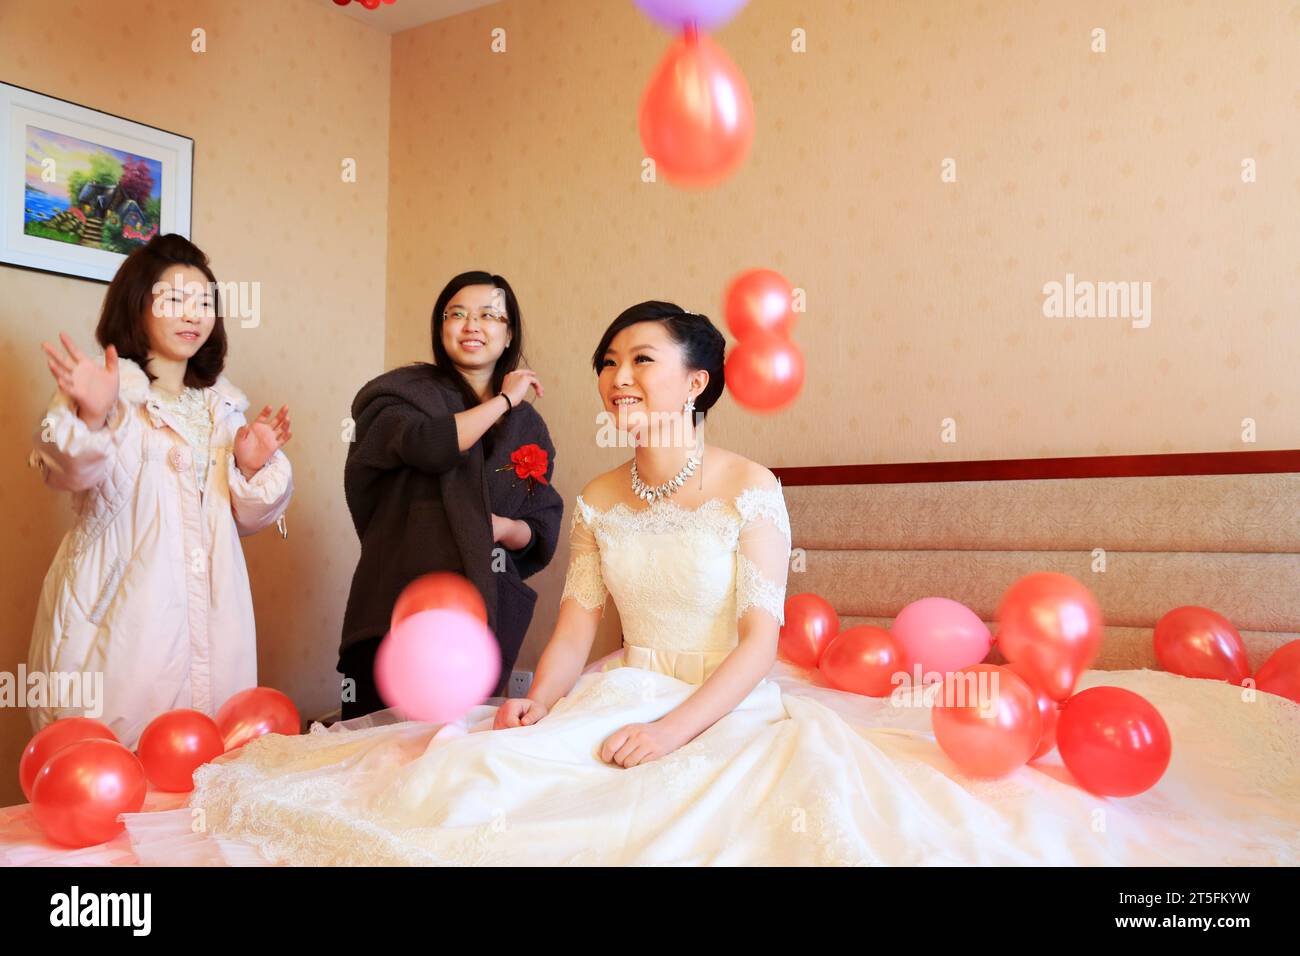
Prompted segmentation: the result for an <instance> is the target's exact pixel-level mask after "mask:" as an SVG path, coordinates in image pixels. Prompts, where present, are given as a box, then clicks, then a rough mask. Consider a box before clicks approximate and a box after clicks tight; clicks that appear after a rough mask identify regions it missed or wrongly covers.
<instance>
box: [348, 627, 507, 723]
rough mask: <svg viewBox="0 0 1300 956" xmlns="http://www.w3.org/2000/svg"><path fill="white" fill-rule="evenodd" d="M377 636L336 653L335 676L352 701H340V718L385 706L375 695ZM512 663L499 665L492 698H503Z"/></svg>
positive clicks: (360, 714)
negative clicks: (348, 683) (345, 684)
mask: <svg viewBox="0 0 1300 956" xmlns="http://www.w3.org/2000/svg"><path fill="white" fill-rule="evenodd" d="M381 640H383V638H381V637H372V638H369V639H368V640H364V641H358V642H357V643H355V644H353V645H351V646H350V647H349V648H348V649H347V650H345V651H343V652H342V653H341V654H339V666H338V670H339V673H340V674H342V675H343V679H344V680H347V679H348V678H351V680H352V682H353V683H352V686H351V688H350V689H349V688H345V690H349V691H350V692H349V693H347V695H346V697H351V698H354V699H352V700H348V699H346V698H345V699H344V700H343V719H344V720H351V719H352V718H353V717H364V716H365V715H366V714H373V713H374V712H375V711H377V710H384V709H386V708H387V707H388V704H386V703H384V699H383V698H382V697H380V696H379V688H378V687H376V686H375V654H376V653H378V651H379V642H380V641H381ZM514 665H515V661H514V658H513V657H512V658H511V659H510V660H502V662H501V679H500V680H499V681H498V682H497V686H496V689H495V690H493V691H492V694H491V696H492V697H504V696H506V691H507V689H508V687H509V684H510V671H511V669H512V668H513V667H514Z"/></svg>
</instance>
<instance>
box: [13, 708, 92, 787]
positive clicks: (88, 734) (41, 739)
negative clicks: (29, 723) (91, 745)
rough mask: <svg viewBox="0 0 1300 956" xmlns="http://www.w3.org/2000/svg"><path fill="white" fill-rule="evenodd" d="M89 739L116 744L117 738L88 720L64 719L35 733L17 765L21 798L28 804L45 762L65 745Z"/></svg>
mask: <svg viewBox="0 0 1300 956" xmlns="http://www.w3.org/2000/svg"><path fill="white" fill-rule="evenodd" d="M91 739H95V740H117V735H116V734H115V733H113V731H111V730H109V729H108V725H107V724H105V723H104V722H103V721H99V720H93V719H91V718H90V717H64V718H62V719H60V720H56V721H54V723H52V724H47V725H46V726H44V727H42V728H41V729H40V730H38V731H37V732H36V734H35V735H34V736H33V737H32V739H31V740H30V741H29V742H28V744H27V746H26V748H24V750H23V755H22V757H21V758H20V759H19V761H18V783H19V785H20V786H21V787H22V788H23V796H25V797H26V798H27V799H28V800H31V798H32V784H33V783H35V782H36V775H37V774H38V773H40V772H41V768H42V767H43V766H45V761H47V760H49V759H50V758H51V757H53V756H54V755H55V754H56V753H58V752H59V751H60V750H62V749H63V748H64V747H66V746H68V744H74V743H76V742H77V741H78V740H91Z"/></svg>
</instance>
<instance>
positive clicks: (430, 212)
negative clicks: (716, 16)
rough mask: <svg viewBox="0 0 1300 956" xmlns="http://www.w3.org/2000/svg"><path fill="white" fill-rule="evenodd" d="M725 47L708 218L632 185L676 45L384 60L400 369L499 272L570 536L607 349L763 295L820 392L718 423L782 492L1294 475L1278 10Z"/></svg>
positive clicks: (882, 14) (1298, 258)
mask: <svg viewBox="0 0 1300 956" xmlns="http://www.w3.org/2000/svg"><path fill="white" fill-rule="evenodd" d="M496 28H500V29H502V30H504V36H505V42H506V52H504V53H493V52H491V42H492V31H493V30H494V29H496ZM1096 28H1101V29H1103V30H1104V31H1105V34H1104V38H1105V52H1093V46H1094V35H1093V31H1094V29H1096ZM796 29H801V30H803V31H804V33H805V35H806V38H807V52H805V53H795V52H792V50H791V42H792V31H794V30H796ZM716 39H717V41H718V42H719V43H720V44H721V45H722V46H723V47H724V48H725V49H726V50H727V51H728V52H729V53H730V54H731V56H732V58H733V59H735V60H736V61H737V63H738V64H739V65H740V67H741V69H742V70H743V71H744V72H745V74H746V76H747V77H748V81H749V84H750V87H751V89H752V91H753V98H754V105H755V110H756V113H757V120H756V122H757V127H756V135H755V139H754V147H753V152H752V154H751V157H750V159H749V162H748V163H747V165H746V166H745V167H744V168H743V169H742V170H741V171H740V172H739V173H738V174H737V175H736V176H735V177H734V178H733V179H731V180H730V181H729V182H727V183H725V184H724V185H722V186H720V187H719V188H716V189H714V190H711V191H707V192H702V193H698V192H682V191H679V190H677V189H675V188H674V187H673V186H671V185H668V184H667V183H665V182H663V181H660V182H657V183H653V184H647V183H643V182H642V181H641V180H640V171H641V166H640V163H641V159H642V152H641V145H640V139H639V137H638V135H637V123H636V120H637V109H638V104H639V98H640V94H641V90H642V88H643V86H644V84H645V82H646V81H647V79H648V78H649V76H650V73H651V71H652V69H653V67H654V65H655V64H656V63H657V62H658V59H659V57H660V56H661V54H662V52H663V50H664V49H665V48H666V46H667V45H668V42H669V37H668V36H667V35H666V34H664V33H663V32H661V31H660V30H658V29H657V28H656V27H655V26H654V25H653V24H652V23H650V22H649V21H648V20H646V19H645V18H644V17H642V16H641V15H640V13H639V12H638V11H637V10H636V8H635V7H634V6H633V4H632V3H631V2H623V0H564V2H549V0H548V2H546V3H537V2H527V0H510V2H506V3H500V4H496V5H494V6H490V7H486V8H484V9H481V10H478V11H475V12H471V13H468V14H465V15H462V16H459V17H456V18H454V19H452V20H449V21H446V22H442V23H434V24H430V25H427V26H425V27H422V28H419V29H415V30H410V31H407V32H405V33H402V34H399V35H397V36H396V37H395V38H394V42H393V93H392V114H393V138H392V156H391V163H392V207H391V209H392V214H391V217H390V221H389V249H390V254H389V259H388V267H389V297H388V323H387V330H386V331H387V349H386V357H387V360H388V363H389V364H393V363H395V362H398V361H401V360H407V359H411V358H416V357H419V356H423V355H425V354H427V352H428V348H429V345H428V341H427V339H428V332H427V327H428V312H429V307H430V304H431V303H432V301H433V298H434V296H435V295H436V293H437V291H438V289H439V288H440V286H441V283H442V282H443V281H445V280H446V278H448V277H449V276H451V275H452V274H454V273H455V272H458V271H460V270H461V269H467V268H485V269H491V270H495V271H498V272H500V273H502V274H504V275H505V276H506V277H507V278H509V279H510V281H511V283H512V284H513V286H514V288H515V291H516V292H517V293H518V295H519V297H520V301H521V303H522V306H523V310H524V315H525V319H526V323H527V324H526V329H527V338H526V343H525V351H526V355H527V356H528V358H529V360H530V362H531V364H532V366H533V367H534V368H536V369H537V370H538V371H539V373H540V376H541V378H542V380H543V382H544V383H545V384H546V387H547V393H546V397H545V398H544V399H542V400H541V401H539V402H538V408H539V410H540V411H541V412H542V414H543V415H544V416H545V417H546V419H547V421H548V423H549V425H550V428H551V432H552V435H553V437H554V438H555V442H556V446H557V450H558V451H557V463H556V464H557V473H556V484H557V487H558V488H559V489H560V491H561V492H562V493H563V494H564V496H565V498H566V500H567V501H568V502H569V504H570V506H571V505H572V500H573V495H574V494H575V493H576V492H577V491H578V490H580V488H581V487H582V485H583V484H584V483H585V482H586V481H587V480H588V479H589V478H590V477H591V476H593V475H594V474H596V473H598V472H599V471H601V470H604V469H606V468H608V467H612V466H613V465H614V464H616V463H617V462H618V461H619V460H620V459H621V458H622V457H624V453H622V452H620V451H618V450H613V449H598V448H596V447H595V444H594V437H595V426H594V420H593V416H594V415H595V414H596V412H597V411H598V410H599V403H598V400H597V398H596V391H595V377H594V375H593V374H592V371H591V368H590V365H589V362H588V359H589V356H590V354H591V351H592V349H593V348H594V347H595V344H596V342H597V340H598V338H599V335H600V333H601V331H602V330H603V329H604V327H605V326H606V324H607V323H608V322H609V321H610V320H611V319H612V318H613V317H614V316H615V315H617V314H618V312H620V311H621V310H622V309H623V308H625V307H626V306H628V305H631V304H632V303H634V302H637V301H640V300H642V299H646V298H666V299H670V300H673V301H676V302H678V303H679V304H680V305H682V306H684V307H685V308H688V309H692V310H695V311H702V312H705V313H706V314H709V315H711V316H713V317H714V318H715V319H717V320H718V321H719V322H720V321H721V315H720V307H721V301H722V293H723V289H724V287H725V285H726V283H727V281H728V279H729V278H730V277H731V276H732V275H734V274H735V273H736V272H738V271H740V270H742V269H745V268H749V267H753V266H769V267H771V268H774V269H777V270H779V271H781V272H782V273H784V274H785V275H786V276H787V277H788V278H789V279H790V281H791V282H793V283H794V284H795V285H796V286H799V287H802V288H804V289H805V290H806V291H807V299H808V311H807V312H806V314H804V315H802V316H801V317H800V319H799V323H798V325H797V327H796V331H795V337H796V339H797V340H798V342H799V343H800V345H801V347H802V349H803V352H804V356H805V359H806V361H807V366H808V370H809V371H808V382H807V384H806V386H805V388H804V392H803V395H802V396H801V398H800V399H799V400H798V401H797V402H796V403H795V404H794V405H793V406H791V407H790V408H788V409H787V410H785V411H784V412H782V413H780V414H779V415H777V416H775V417H772V418H757V417H755V416H752V415H750V414H747V413H745V412H744V411H742V410H741V409H739V408H738V407H737V406H735V405H734V404H732V403H731V402H730V401H729V399H724V400H723V401H722V402H721V403H720V404H719V406H718V407H717V409H716V410H715V413H714V415H711V416H710V426H711V429H712V430H711V439H712V440H714V441H716V442H718V443H720V444H723V445H726V446H728V447H731V448H733V449H735V450H737V451H740V452H742V453H743V454H746V455H748V456H750V457H752V458H755V459H757V460H759V461H761V462H763V463H765V464H768V465H811V464H836V463H851V462H884V461H918V460H931V459H940V460H953V459H980V458H1002V457H1043V456H1055V455H1090V454H1125V453H1141V452H1190V451H1218V450H1230V449H1238V448H1296V447H1300V417H1297V415H1296V414H1295V409H1296V407H1297V403H1298V401H1300V378H1298V377H1297V376H1296V375H1295V374H1294V371H1293V370H1294V368H1295V366H1296V362H1297V359H1300V336H1297V334H1296V332H1295V322H1296V319H1297V317H1298V315H1297V313H1298V309H1297V305H1298V304H1300V292H1297V289H1298V288H1300V59H1298V58H1297V57H1295V55H1294V53H1295V50H1296V48H1297V40H1300V5H1297V4H1296V3H1295V2H1294V0H1251V2H1249V3H1241V4H1225V3H1222V2H1218V0H1141V2H1137V0H1132V2H1103V0H1094V2H1087V3H1082V2H1071V3H1065V2H1057V0H1042V2H1028V0H1022V2H970V0H960V2H959V0H872V2H867V0H836V2H831V0H808V2H789V0H752V2H751V3H750V4H749V6H748V7H747V8H746V9H745V10H744V11H743V12H742V13H741V14H740V15H739V16H738V17H737V18H736V19H735V20H734V21H733V22H732V23H731V24H729V25H728V26H726V27H724V28H723V29H722V30H721V31H719V33H718V34H717V37H716ZM948 159H951V160H953V161H955V171H956V178H955V181H952V182H947V181H945V177H944V172H945V166H944V163H945V160H948ZM1246 159H1253V160H1254V162H1255V181H1254V182H1250V183H1246V182H1243V166H1242V163H1243V160H1246ZM948 178H951V177H948ZM1067 273H1070V274H1073V275H1074V276H1075V278H1076V280H1088V281H1092V282H1121V281H1136V282H1149V283H1150V290H1151V309H1150V322H1149V324H1148V325H1147V326H1146V327H1145V328H1139V327H1135V325H1134V323H1135V321H1136V322H1137V324H1138V325H1141V324H1144V320H1137V319H1136V318H1133V319H1127V318H1051V319H1049V318H1046V317H1045V316H1044V314H1043V306H1044V294H1043V287H1044V285H1045V284H1046V283H1049V282H1053V281H1055V282H1059V283H1062V284H1064V283H1065V282H1066V281H1067V280H1066V276H1067ZM1139 288H1140V287H1139ZM1246 418H1250V419H1253V421H1254V423H1255V429H1256V434H1255V437H1256V439H1257V440H1256V442H1255V444H1251V445H1246V444H1243V442H1242V421H1243V419H1246ZM715 419H716V420H715ZM948 419H951V422H952V425H953V426H954V427H955V441H953V442H949V443H945V442H944V441H943V438H944V437H945V435H944V426H945V420H948ZM951 436H952V432H951V431H950V437H951ZM565 556H566V552H563V551H562V552H561V554H560V555H559V557H558V558H557V561H556V563H555V565H553V566H552V567H551V568H549V569H548V570H547V571H546V572H544V573H543V575H541V576H540V577H539V578H537V579H534V582H533V583H534V584H535V586H537V587H538V588H539V590H540V591H541V592H542V599H541V601H540V602H539V605H538V611H537V616H536V618H535V620H534V624H533V628H532V631H531V632H530V635H529V640H528V643H527V644H526V645H525V647H524V651H523V654H522V656H521V664H520V666H531V665H530V663H529V662H530V661H534V660H535V659H536V657H537V655H538V654H539V653H540V650H541V647H542V644H543V643H544V641H545V638H546V635H547V633H549V628H550V624H551V623H552V622H553V621H554V615H555V612H556V604H557V601H556V598H557V595H558V590H559V587H560V584H561V581H562V575H563V559H564V558H565ZM611 640H612V637H611V635H610V634H609V633H608V632H606V634H605V635H603V637H602V643H601V647H602V648H609V647H612V646H613V645H612V644H611V643H610V642H611Z"/></svg>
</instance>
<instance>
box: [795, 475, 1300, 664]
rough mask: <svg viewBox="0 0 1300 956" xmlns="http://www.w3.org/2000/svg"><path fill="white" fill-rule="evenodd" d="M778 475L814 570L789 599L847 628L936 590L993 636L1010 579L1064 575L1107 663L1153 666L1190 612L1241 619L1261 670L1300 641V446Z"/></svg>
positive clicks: (881, 621) (890, 614)
mask: <svg viewBox="0 0 1300 956" xmlns="http://www.w3.org/2000/svg"><path fill="white" fill-rule="evenodd" d="M773 471H774V472H775V473H776V474H777V476H778V477H779V478H780V479H781V481H782V484H783V486H784V489H785V497H786V504H787V507H788V508H789V511H790V524H791V531H792V533H793V546H794V548H795V549H796V555H795V559H796V561H797V560H798V559H799V557H800V554H799V553H798V549H803V553H802V557H803V562H804V564H805V567H806V570H804V571H803V572H802V573H797V572H793V573H791V574H790V577H789V584H788V587H787V594H798V593H800V592H804V591H812V592H815V593H817V594H820V595H821V596H822V597H824V598H826V599H827V600H828V601H829V602H830V603H831V604H832V605H833V606H834V607H835V609H836V611H837V612H838V613H839V615H840V618H841V627H851V626H854V625H856V624H876V625H879V626H882V627H889V625H890V624H891V623H892V620H893V618H894V616H895V615H896V614H897V613H898V612H899V610H901V609H902V608H903V607H904V606H905V605H907V604H908V603H910V602H912V601H915V600H917V599H918V598H922V597H928V596H931V595H937V596H941V597H948V598H952V599H954V600H957V601H960V602H962V603H963V604H965V605H967V606H968V607H970V608H971V609H972V610H973V611H975V612H976V613H977V614H979V615H980V617H981V618H982V619H983V620H984V621H986V622H987V623H988V624H989V626H990V627H991V628H994V630H995V631H996V625H995V624H994V616H995V614H996V611H997V605H998V600H999V599H1000V598H1001V596H1002V593H1003V592H1004V591H1005V590H1006V588H1007V587H1008V586H1009V585H1010V584H1011V583H1012V582H1013V581H1015V580H1016V579H1017V578H1019V577H1020V576H1021V575H1024V574H1028V573H1030V572H1033V571H1060V572H1063V573H1065V574H1069V575H1072V576H1073V577H1075V578H1077V579H1079V580H1080V581H1083V582H1084V583H1085V584H1087V585H1088V587H1089V588H1091V589H1092V592H1093V594H1094V595H1095V596H1096V598H1097V601H1098V603H1099V604H1100V605H1101V610H1102V614H1103V617H1104V619H1105V622H1106V636H1105V639H1104V640H1103V642H1102V648H1101V652H1100V654H1099V656H1098V659H1097V661H1096V662H1095V663H1094V665H1093V666H1094V667H1097V668H1101V669H1107V670H1117V669H1126V668H1143V667H1148V668H1157V667H1158V665H1157V663H1156V660H1155V654H1154V651H1153V649H1152V638H1151V636H1152V629H1153V627H1154V626H1155V623H1156V621H1157V620H1159V618H1160V616H1161V615H1163V614H1164V613H1165V612H1166V611H1169V610H1172V609H1173V608H1175V607H1179V606H1181V605H1185V604H1198V605H1202V606H1204V607H1209V608H1212V609H1213V610H1215V611H1218V612H1219V613H1220V614H1222V615H1224V616H1225V617H1227V618H1228V619H1229V620H1230V621H1232V623H1233V624H1234V625H1235V626H1236V627H1237V629H1238V630H1239V631H1240V632H1241V636H1242V639H1243V640H1244V642H1245V644H1246V649H1247V651H1248V653H1249V657H1250V666H1251V670H1252V672H1253V671H1254V670H1255V669H1257V668H1258V667H1259V666H1260V664H1262V663H1263V662H1264V660H1265V659H1266V658H1267V657H1268V655H1269V654H1270V653H1272V651H1273V650H1274V649H1276V648H1277V647H1278V646H1280V645H1282V644H1284V643H1286V642H1287V641H1291V640H1294V639H1296V637H1297V636H1300V451H1261V452H1217V453H1206V454H1187V455H1124V456H1106V457H1090V458H1045V459H1014V460H1007V461H973V462H920V463H915V464H897V465H836V466H826V467H813V468H774V469H773ZM1103 568H1104V570H1103ZM990 660H991V661H992V662H994V663H1000V662H1002V658H1001V657H1000V655H999V654H998V652H997V650H996V648H995V650H994V652H993V656H992V657H991V658H990Z"/></svg>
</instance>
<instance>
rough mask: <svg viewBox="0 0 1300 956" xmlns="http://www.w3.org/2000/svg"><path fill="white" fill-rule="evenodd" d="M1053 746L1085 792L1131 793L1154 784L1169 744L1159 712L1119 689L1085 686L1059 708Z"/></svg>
mask: <svg viewBox="0 0 1300 956" xmlns="http://www.w3.org/2000/svg"><path fill="white" fill-rule="evenodd" d="M1056 748H1057V749H1058V750H1059V751H1060V752H1061V760H1063V761H1064V762H1065V766H1066V769H1067V770H1069V771H1070V773H1071V774H1073V775H1074V779H1075V780H1077V781H1079V786H1081V787H1083V789H1085V790H1087V791H1088V792H1089V793H1095V794H1097V795H1098V796H1103V797H1131V796H1133V795H1134V794H1138V793H1142V792H1143V791H1145V790H1148V789H1150V788H1151V787H1152V786H1154V785H1155V783H1156V781H1157V780H1159V779H1160V778H1161V776H1163V774H1164V772H1165V769H1166V768H1167V767H1168V766H1169V758H1170V755H1171V754H1172V752H1173V744H1172V743H1171V742H1170V739H1169V727H1168V726H1167V725H1166V724H1165V721H1164V718H1163V717H1161V716H1160V711H1158V710H1156V709H1155V707H1153V706H1152V705H1151V703H1150V701H1148V700H1147V699H1146V698H1145V697H1142V696H1141V695H1139V694H1135V693H1133V692H1132V691H1131V690H1125V689H1124V688H1122V687H1090V688H1088V689H1087V690H1082V691H1079V693H1077V694H1075V695H1074V696H1073V697H1071V698H1070V699H1069V700H1067V701H1066V702H1065V703H1064V704H1063V705H1062V706H1061V716H1060V719H1059V720H1058V721H1057V724H1056Z"/></svg>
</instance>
